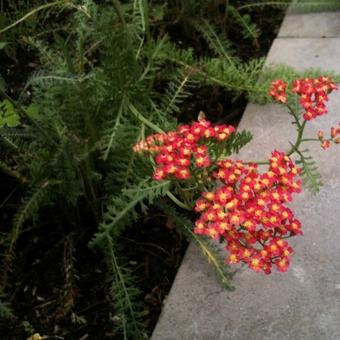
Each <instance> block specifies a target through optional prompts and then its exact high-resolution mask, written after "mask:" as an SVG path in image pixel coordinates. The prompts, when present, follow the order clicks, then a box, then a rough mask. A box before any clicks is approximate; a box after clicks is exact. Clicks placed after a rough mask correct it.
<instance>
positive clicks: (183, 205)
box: [166, 191, 192, 211]
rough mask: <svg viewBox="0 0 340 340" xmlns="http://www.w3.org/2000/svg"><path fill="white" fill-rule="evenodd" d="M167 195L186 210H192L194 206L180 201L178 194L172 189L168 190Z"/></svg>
mask: <svg viewBox="0 0 340 340" xmlns="http://www.w3.org/2000/svg"><path fill="white" fill-rule="evenodd" d="M166 195H167V196H168V197H169V198H170V199H171V201H173V202H174V203H175V204H176V205H177V206H179V207H180V208H183V209H185V210H189V211H191V210H192V208H191V207H189V206H188V205H186V204H185V203H183V202H182V201H180V200H179V199H178V198H177V197H176V196H174V195H173V194H172V193H171V192H170V191H167V193H166Z"/></svg>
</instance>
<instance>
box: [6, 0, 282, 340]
mask: <svg viewBox="0 0 340 340" xmlns="http://www.w3.org/2000/svg"><path fill="white" fill-rule="evenodd" d="M223 3H224V2H223ZM240 3H242V2H240V1H238V2H237V1H236V2H235V6H237V5H239V4H240ZM214 9H215V13H216V16H217V17H216V19H218V20H219V19H220V18H221V17H222V16H223V13H224V10H225V8H224V7H223V5H220V7H218V8H217V11H216V8H214ZM249 14H250V16H251V19H252V22H254V23H256V24H257V26H258V27H259V29H260V30H261V32H262V33H261V35H260V36H259V37H258V39H257V41H256V42H254V41H253V40H252V39H251V38H250V39H248V40H247V39H246V40H244V37H243V36H242V35H241V34H240V31H239V30H238V29H237V27H233V26H231V27H230V28H229V29H230V31H229V32H228V37H230V40H231V42H232V44H233V48H234V49H235V53H236V55H237V57H238V58H240V59H241V60H242V61H244V62H247V61H249V60H251V59H253V58H258V57H265V56H266V54H267V52H268V50H269V47H270V45H271V42H272V41H273V39H274V38H275V36H276V34H277V32H278V28H279V26H280V24H281V21H282V19H283V15H284V11H283V10H276V9H268V8H267V9H266V10H252V11H251V12H249ZM168 20H170V22H174V23H173V24H170V25H169V27H167V26H165V28H163V29H167V30H168V33H169V35H170V39H172V40H174V41H178V40H179V39H180V38H179V37H181V40H182V41H181V44H183V45H184V46H186V47H193V48H194V49H195V51H196V53H200V55H199V57H201V56H204V57H211V52H208V45H207V43H206V42H204V41H203V40H202V41H199V42H198V43H197V42H196V41H194V40H193V37H192V32H191V33H190V32H189V33H188V35H187V38H186V36H185V35H183V27H184V26H181V25H180V24H178V23H176V20H175V19H174V18H173V17H172V16H171V15H170V16H169V18H168ZM195 44H198V46H195ZM2 53H4V51H2ZM91 58H92V59H97V58H99V61H98V60H96V61H95V62H94V63H95V64H97V63H99V64H100V62H101V60H100V54H99V53H98V55H96V54H93V55H91ZM103 58H104V57H103ZM2 60H4V62H2V64H1V69H0V74H1V75H3V77H4V78H5V80H6V83H7V86H8V87H7V92H8V93H9V94H10V95H11V96H12V97H13V98H14V99H18V98H19V99H20V92H21V91H22V89H24V87H25V82H26V80H27V79H28V77H29V75H30V74H32V72H35V71H38V70H39V68H40V66H41V63H40V59H39V58H38V56H37V55H36V54H35V53H34V52H29V53H28V52H26V51H25V49H23V47H22V46H18V47H17V50H16V53H15V56H13V54H9V55H8V54H6V56H5V55H4V57H3V59H2ZM169 67H173V66H172V65H170V64H169ZM19 69H20V73H19V72H18V70H19ZM159 86H160V87H161V91H163V92H164V91H165V87H164V85H163V83H162V80H160V83H159ZM162 87H163V88H162ZM30 90H31V89H30V88H28V89H26V91H28V92H30ZM30 95H31V94H30V93H27V96H28V98H26V101H28V102H29V101H30ZM246 104H247V93H237V92H236V91H232V90H230V91H228V90H226V89H225V88H224V87H222V86H217V85H211V84H203V83H202V85H201V86H198V87H196V88H194V89H193V91H192V93H191V94H190V95H189V96H188V97H186V98H185V99H184V100H183V102H182V103H181V106H180V109H179V110H178V112H176V113H174V114H173V116H174V117H175V118H176V119H177V120H178V121H180V122H190V121H192V120H196V119H197V116H198V113H199V112H200V111H203V112H204V113H205V114H206V116H207V117H208V118H209V119H210V120H211V121H213V122H223V123H228V124H233V125H235V126H237V124H238V122H239V121H240V119H241V117H242V114H243V111H244V108H245V106H246ZM1 176H2V183H3V187H2V189H3V190H2V201H3V202H4V203H3V204H5V206H6V209H5V210H3V212H2V214H1V216H2V217H1V218H2V223H3V225H5V226H6V227H5V228H4V230H3V231H4V232H6V231H9V229H10V228H9V224H10V223H11V220H12V218H13V215H14V214H15V209H16V207H17V205H18V202H21V201H22V200H23V197H24V188H23V186H21V185H18V184H17V183H16V182H15V181H14V180H12V179H11V177H9V176H7V175H5V174H2V175H1ZM98 181H100V180H98ZM87 209H88V207H87V206H86V204H85V203H84V202H82V205H80V206H79V208H78V209H76V210H74V211H73V213H74V214H76V213H79V212H80V211H81V212H84V213H83V215H81V216H79V219H78V222H79V225H80V227H78V228H73V227H74V226H72V225H71V224H70V222H69V217H67V216H66V215H65V216H62V217H60V216H57V214H55V215H54V210H53V209H50V208H49V207H47V208H45V209H44V210H43V212H42V217H41V218H40V222H39V223H38V224H35V223H30V224H29V226H28V227H27V228H25V229H24V230H23V232H22V233H21V234H20V237H19V238H18V240H17V242H16V245H15V249H16V250H15V259H13V261H14V263H13V264H11V268H10V270H9V271H8V273H7V274H6V276H7V277H6V281H7V282H8V283H10V284H8V285H6V289H5V293H6V297H7V301H8V302H9V303H10V305H11V308H12V309H13V311H14V316H13V317H11V318H9V319H7V320H2V321H0V333H1V336H2V338H3V339H19V338H20V339H21V338H22V339H25V338H28V337H29V336H30V335H32V334H34V333H40V334H41V335H46V336H49V337H51V338H54V337H55V338H59V339H63V338H65V339H87V338H88V339H102V338H117V333H115V331H114V330H113V329H114V326H115V323H116V322H117V318H118V319H119V317H120V316H119V315H118V316H117V315H116V314H115V310H114V303H113V302H114V301H113V300H114V298H115V293H113V296H112V295H110V291H109V289H108V283H107V271H108V269H107V263H106V261H105V260H104V259H103V257H102V256H101V254H100V253H99V252H94V251H93V250H90V249H89V248H88V243H89V242H90V241H91V239H92V238H93V234H94V232H96V229H97V226H96V221H95V219H94V217H93V216H92V215H91V213H89V212H88V211H87ZM42 221H43V222H42ZM46 230H48V232H47V231H46ZM119 243H120V244H119V247H120V251H121V252H122V253H123V254H124V257H125V258H126V260H127V263H128V265H129V268H130V271H131V272H133V274H134V276H135V282H136V284H137V288H138V289H139V291H140V293H139V304H140V305H141V308H140V310H141V312H142V316H141V320H142V322H143V323H144V326H145V328H146V333H147V334H148V336H150V335H151V333H152V330H153V328H154V326H155V324H156V322H157V318H158V316H159V313H160V311H161V307H162V303H163V300H164V298H165V297H166V296H167V294H168V292H169V290H170V288H171V284H172V282H173V280H174V278H175V275H176V271H177V269H178V267H179V265H180V263H181V260H182V257H183V255H184V253H185V250H186V247H187V245H188V241H187V240H186V239H185V237H184V236H183V235H182V234H180V233H178V232H177V231H176V229H175V223H174V221H173V220H172V219H171V217H168V216H165V214H164V213H163V212H161V211H160V210H159V209H157V207H156V206H151V207H150V208H149V210H148V214H147V215H143V214H141V215H140V217H139V218H138V219H137V222H135V223H131V224H130V226H129V227H127V228H126V230H125V231H124V233H122V235H121V236H120V237H119ZM2 246H3V247H5V244H3V245H2ZM5 270H6V269H5Z"/></svg>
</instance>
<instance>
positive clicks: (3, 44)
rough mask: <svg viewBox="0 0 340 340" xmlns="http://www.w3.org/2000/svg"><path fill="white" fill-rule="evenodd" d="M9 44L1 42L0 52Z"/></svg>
mask: <svg viewBox="0 0 340 340" xmlns="http://www.w3.org/2000/svg"><path fill="white" fill-rule="evenodd" d="M7 44H8V43H7V42H5V41H0V50H2V49H3V48H5V46H6V45H7Z"/></svg>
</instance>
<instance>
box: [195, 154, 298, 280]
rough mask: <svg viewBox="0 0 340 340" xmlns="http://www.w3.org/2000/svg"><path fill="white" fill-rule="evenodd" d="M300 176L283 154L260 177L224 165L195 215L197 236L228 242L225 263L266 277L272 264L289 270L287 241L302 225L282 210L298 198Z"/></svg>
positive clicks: (238, 164)
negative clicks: (216, 183) (240, 265)
mask: <svg viewBox="0 0 340 340" xmlns="http://www.w3.org/2000/svg"><path fill="white" fill-rule="evenodd" d="M299 173H300V170H299V169H298V168H296V167H295V165H294V163H293V162H292V161H291V160H290V159H289V157H287V156H286V155H285V154H284V153H282V152H278V151H274V152H273V153H272V156H271V158H270V160H269V169H268V171H267V172H265V173H263V174H260V173H259V172H258V169H257V165H256V164H249V163H248V164H244V163H243V162H242V161H233V160H223V161H220V162H218V169H217V170H216V172H215V173H214V177H215V178H216V179H218V180H220V181H221V182H222V183H223V185H222V186H220V187H218V188H217V189H216V190H215V191H213V192H203V193H202V196H201V198H199V199H198V200H197V202H196V206H195V210H196V211H197V212H199V213H200V214H201V215H200V218H199V219H198V220H197V221H196V223H195V229H194V231H195V233H197V234H199V235H206V236H209V237H212V238H214V239H219V240H224V241H226V244H227V246H226V249H227V250H228V251H229V253H230V255H229V257H228V262H229V263H239V262H244V263H246V264H247V265H248V266H249V267H250V268H251V269H253V270H255V271H257V272H259V271H263V272H264V273H266V274H269V273H270V272H271V268H272V265H273V264H274V265H275V266H276V268H277V270H279V271H281V272H283V271H286V270H287V269H288V266H289V263H290V255H291V254H292V251H293V250H292V248H291V247H290V246H289V244H288V242H287V241H286V240H285V238H287V237H290V236H294V235H297V234H302V231H301V223H300V222H299V221H298V220H297V219H296V218H295V217H294V214H293V212H292V211H291V210H290V209H289V208H288V207H286V206H285V203H287V202H289V201H291V200H292V193H295V192H300V190H301V181H300V180H296V177H297V176H298V175H299Z"/></svg>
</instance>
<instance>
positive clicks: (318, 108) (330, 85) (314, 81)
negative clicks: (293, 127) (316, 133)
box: [269, 76, 338, 120]
mask: <svg viewBox="0 0 340 340" xmlns="http://www.w3.org/2000/svg"><path fill="white" fill-rule="evenodd" d="M287 88H288V85H287V83H285V82H284V81H282V80H274V81H273V82H272V85H271V88H270V91H269V95H270V96H272V97H273V99H274V100H275V101H277V102H280V103H287ZM337 89H338V88H337V86H336V84H335V83H334V82H333V81H332V80H331V79H330V78H328V77H325V76H320V77H319V78H304V79H297V80H294V81H293V85H292V93H295V94H297V95H298V96H299V103H300V105H301V106H302V108H303V109H304V113H303V118H304V119H305V120H312V119H314V118H316V117H318V116H322V115H324V114H326V113H327V108H326V104H325V102H326V101H328V94H329V93H331V92H332V91H333V90H337Z"/></svg>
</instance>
